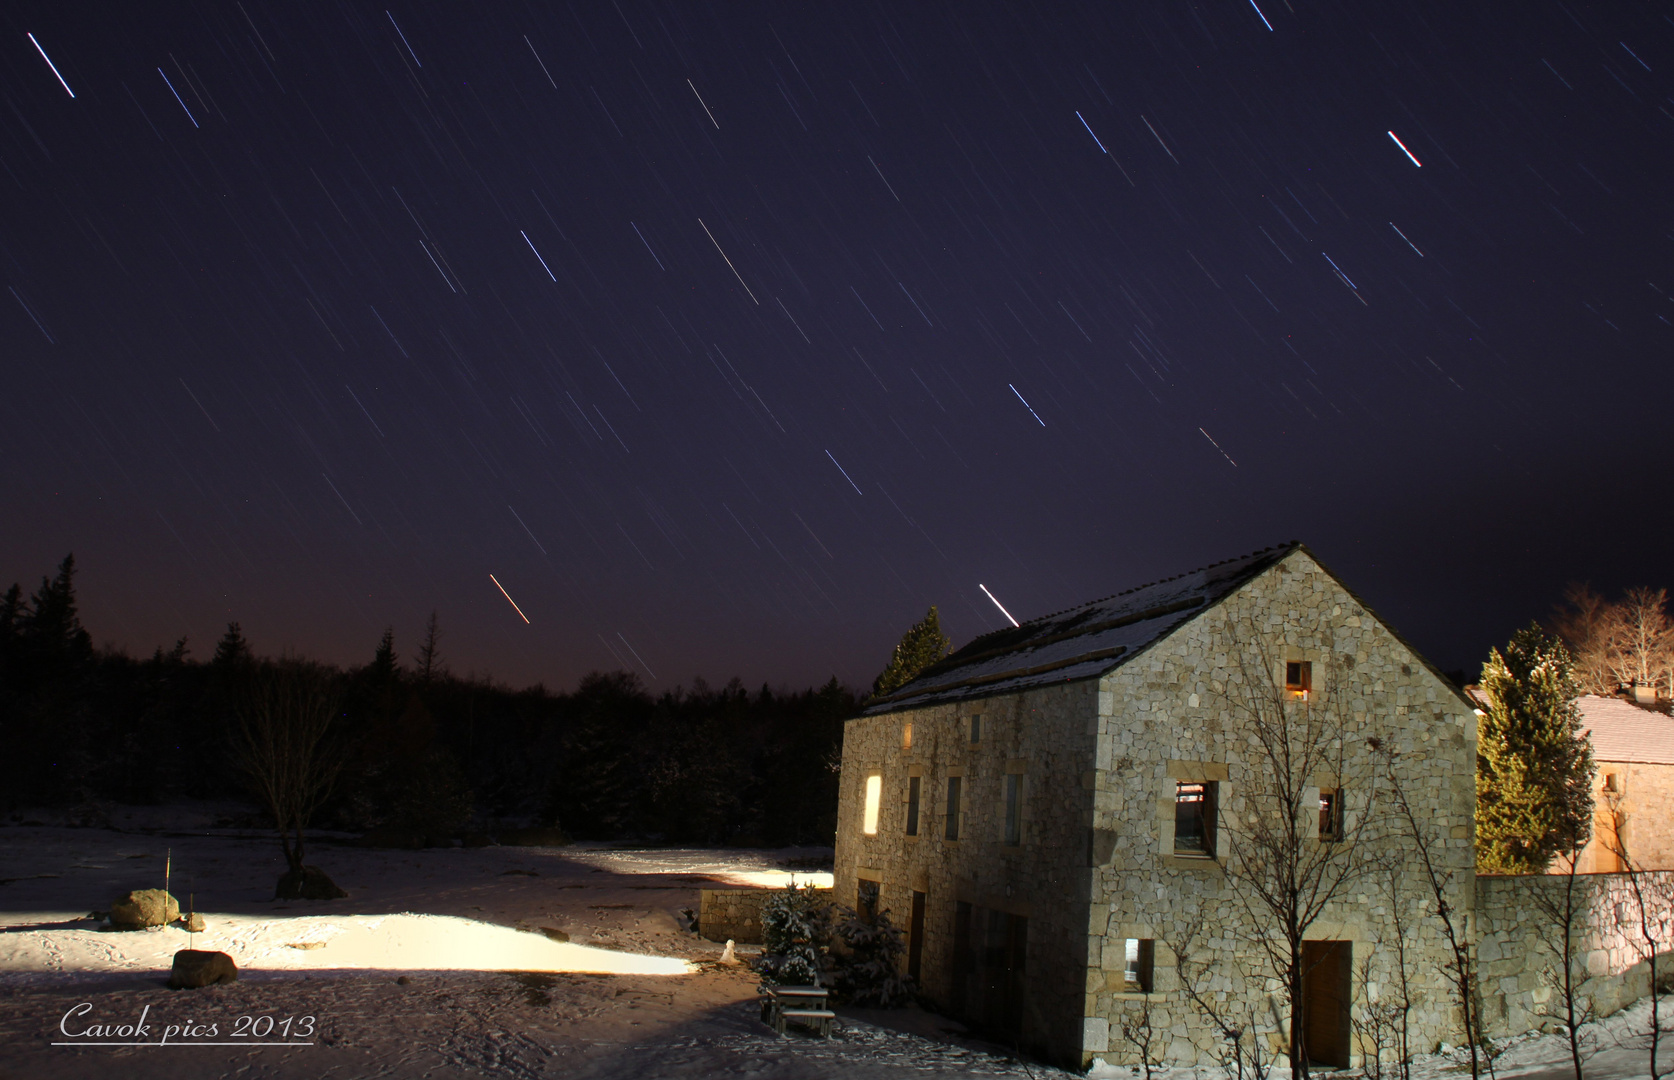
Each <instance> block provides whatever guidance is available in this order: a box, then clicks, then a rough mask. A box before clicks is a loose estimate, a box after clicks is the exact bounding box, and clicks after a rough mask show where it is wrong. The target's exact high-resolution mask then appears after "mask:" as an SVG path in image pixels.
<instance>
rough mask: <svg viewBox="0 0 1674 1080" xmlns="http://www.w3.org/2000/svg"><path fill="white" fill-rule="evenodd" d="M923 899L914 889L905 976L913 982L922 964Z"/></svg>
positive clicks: (908, 925)
mask: <svg viewBox="0 0 1674 1080" xmlns="http://www.w3.org/2000/svg"><path fill="white" fill-rule="evenodd" d="M924 901H925V895H924V894H923V893H921V892H919V891H917V890H916V889H915V890H914V891H913V910H912V918H911V920H909V921H908V923H907V977H908V978H910V979H912V981H913V982H915V983H916V982H918V981H919V971H920V969H921V968H922V967H923V966H924Z"/></svg>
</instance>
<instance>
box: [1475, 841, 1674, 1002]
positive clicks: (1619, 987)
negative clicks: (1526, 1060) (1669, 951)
mask: <svg viewBox="0 0 1674 1080" xmlns="http://www.w3.org/2000/svg"><path fill="white" fill-rule="evenodd" d="M1638 884H1639V887H1640V889H1641V890H1642V891H1643V892H1644V893H1645V894H1646V895H1647V896H1648V897H1650V898H1651V902H1650V903H1649V904H1647V908H1646V909H1647V911H1649V912H1650V913H1651V915H1652V926H1653V931H1652V932H1653V934H1654V935H1655V936H1656V937H1657V938H1658V939H1660V940H1661V941H1663V942H1665V943H1666V942H1667V941H1668V940H1669V934H1670V927H1669V925H1668V922H1669V918H1668V908H1667V905H1666V902H1664V901H1662V900H1661V899H1660V897H1666V896H1671V895H1674V872H1671V871H1667V870H1660V871H1651V872H1649V873H1646V874H1643V875H1641V876H1640V878H1639V882H1638ZM1633 886H1634V882H1633V881H1631V880H1630V879H1629V878H1628V875H1626V874H1581V875H1578V876H1577V877H1576V879H1575V890H1576V896H1577V899H1578V903H1577V905H1576V907H1577V917H1576V927H1577V932H1576V934H1575V936H1574V939H1573V942H1572V944H1571V946H1570V949H1571V956H1572V958H1573V959H1572V963H1574V964H1575V966H1576V968H1577V969H1578V970H1577V975H1578V979H1577V982H1578V985H1577V987H1576V998H1577V1001H1578V1003H1579V1004H1578V1008H1579V1009H1581V1010H1582V1012H1581V1015H1585V1010H1586V1009H1588V1008H1590V1009H1591V1010H1592V1012H1593V1014H1594V1015H1596V1016H1609V1015H1610V1014H1611V1013H1613V1012H1616V1011H1617V1010H1618V1009H1621V1008H1623V1007H1624V1006H1627V1005H1630V1004H1632V1003H1633V1002H1635V1001H1637V1000H1639V999H1640V998H1642V997H1644V996H1645V995H1646V994H1647V993H1648V992H1649V991H1650V984H1651V976H1650V964H1648V963H1646V962H1645V958H1644V952H1643V949H1644V944H1643V943H1644V941H1645V938H1644V937H1643V935H1642V934H1641V933H1640V916H1639V906H1638V904H1637V903H1636V901H1635V896H1634V890H1633ZM1565 887H1566V880H1565V878H1564V877H1563V876H1561V875H1557V874H1538V875H1528V876H1523V877H1479V878H1477V879H1476V893H1477V903H1476V920H1477V926H1476V931H1477V934H1476V940H1477V946H1476V948H1477V952H1476V957H1477V973H1478V979H1479V981H1480V985H1481V987H1482V998H1483V1014H1484V1016H1483V1019H1484V1022H1485V1026H1486V1027H1487V1028H1488V1030H1489V1031H1490V1032H1491V1033H1492V1034H1495V1035H1511V1034H1515V1033H1518V1032H1523V1031H1528V1030H1530V1029H1533V1028H1542V1029H1546V1028H1550V1027H1552V1026H1553V1025H1555V1024H1559V1023H1563V1019H1562V1018H1563V1015H1564V1010H1563V1001H1562V998H1561V996H1560V994H1559V992H1558V990H1557V987H1558V986H1559V985H1560V984H1559V976H1560V973H1561V972H1562V970H1563V967H1562V964H1563V961H1562V952H1561V950H1562V948H1563V944H1562V942H1563V938H1562V936H1561V934H1560V933H1558V932H1557V927H1558V924H1557V923H1556V922H1555V921H1554V920H1553V918H1552V917H1551V916H1550V915H1549V914H1547V910H1550V909H1551V905H1552V904H1553V903H1554V902H1557V901H1559V900H1560V899H1561V895H1562V892H1563V890H1564V888H1565ZM1542 894H1543V898H1544V899H1545V900H1546V901H1547V904H1546V905H1544V907H1545V908H1546V910H1543V905H1542V904H1540V903H1538V902H1537V898H1538V897H1541V896H1542ZM1671 977H1674V957H1670V956H1668V955H1666V954H1659V955H1658V958H1657V981H1658V982H1659V983H1662V985H1663V990H1664V991H1665V992H1666V991H1667V989H1668V980H1669V979H1670V978H1671Z"/></svg>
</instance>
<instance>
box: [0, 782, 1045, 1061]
mask: <svg viewBox="0 0 1674 1080" xmlns="http://www.w3.org/2000/svg"><path fill="white" fill-rule="evenodd" d="M22 820H29V821H38V822H39V824H29V825H24V824H20V823H16V822H14V823H12V824H9V825H8V826H6V827H0V875H4V876H3V877H0V882H3V883H0V1077H3V1078H6V1080H10V1078H11V1077H13V1076H20V1077H22V1076H27V1077H43V1078H59V1077H62V1078H81V1077H88V1076H94V1075H113V1076H123V1077H134V1078H136V1080H151V1078H156V1080H163V1078H169V1080H176V1078H184V1080H193V1078H196V1077H220V1076H227V1077H233V1076H237V1077H240V1078H254V1077H309V1078H312V1077H320V1076H327V1075H329V1076H334V1077H358V1076H390V1077H406V1076H435V1077H449V1076H495V1077H513V1078H524V1077H528V1078H533V1077H559V1076H563V1077H572V1076H575V1077H592V1078H599V1080H616V1078H624V1080H625V1078H627V1077H634V1078H636V1080H637V1078H639V1077H644V1076H669V1077H694V1078H695V1077H700V1076H701V1077H708V1076H714V1075H728V1074H735V1075H749V1076H759V1077H765V1078H775V1077H781V1076H782V1077H786V1078H789V1077H809V1076H844V1077H848V1076H860V1077H872V1076H875V1077H880V1078H882V1077H905V1076H909V1075H912V1076H919V1075H924V1074H930V1075H957V1076H1019V1077H1022V1076H1034V1077H1042V1076H1048V1075H1066V1074H1062V1073H1059V1072H1058V1071H1057V1070H1052V1069H1045V1068H1043V1067H1041V1066H1040V1065H1037V1064H1024V1063H1021V1062H1017V1061H1014V1060H1011V1059H1010V1058H1009V1057H1008V1056H1007V1055H1006V1054H1005V1053H1004V1051H1003V1050H1000V1049H999V1048H996V1047H991V1046H987V1045H985V1044H982V1043H980V1042H977V1041H975V1040H973V1039H970V1038H967V1037H965V1034H964V1031H963V1029H962V1028H961V1027H959V1025H957V1024H954V1023H953V1022H951V1021H948V1020H946V1019H944V1018H942V1017H939V1016H936V1015H934V1014H932V1013H927V1012H923V1011H922V1010H918V1009H906V1010H897V1011H893V1012H877V1013H872V1012H864V1011H859V1010H848V1011H845V1012H844V1014H843V1015H842V1017H841V1018H840V1019H839V1021H838V1027H837V1031H836V1035H837V1037H836V1038H834V1039H833V1040H831V1041H829V1042H826V1041H823V1040H820V1039H816V1038H811V1037H791V1038H785V1039H780V1038H779V1037H778V1036H776V1035H774V1033H773V1032H772V1031H771V1030H770V1029H769V1028H767V1027H766V1026H765V1025H763V1024H762V1023H761V1021H760V1019H759V1015H758V1006H757V1004H756V993H755V982H756V981H755V979H754V977H753V976H752V975H751V974H750V973H749V972H748V971H747V970H745V969H744V968H743V967H742V966H740V965H737V964H723V963H721V962H720V957H721V946H720V945H718V944H716V943H713V942H709V941H705V940H702V939H700V938H698V937H696V936H695V935H693V934H692V933H690V932H689V931H688V930H686V929H685V928H684V926H685V917H684V912H686V911H688V910H695V909H696V908H697V906H698V904H697V901H698V890H699V889H701V888H705V887H712V888H716V887H718V888H726V887H739V886H752V885H753V886H764V887H772V886H778V885H782V884H784V883H786V882H789V881H791V880H792V879H793V877H794V880H795V882H796V883H797V884H803V883H808V882H811V883H813V884H816V885H827V884H829V883H830V874H829V873H828V872H826V873H822V872H821V871H819V870H818V869H817V866H818V864H819V862H820V861H821V859H822V857H823V858H828V857H829V855H830V849H829V848H826V849H817V848H814V849H781V850H776V851H758V850H703V849H678V850H676V849H639V848H614V847H610V846H608V845H601V844H578V845H573V846H570V847H565V848H520V847H489V848H479V849H464V848H443V849H426V850H422V851H389V850H377V849H367V848H359V847H355V846H352V845H350V844H349V843H348V842H347V841H348V838H347V837H338V838H332V837H322V838H320V839H319V840H316V841H315V842H314V844H313V846H312V848H311V850H310V853H309V856H308V861H309V862H310V863H314V864H316V865H319V866H320V867H322V868H323V869H325V870H326V872H327V873H329V874H330V875H331V876H332V877H333V878H334V879H335V880H336V881H337V882H338V884H340V885H342V886H343V887H344V888H345V889H347V890H348V891H349V894H350V896H349V898H348V899H346V900H335V901H327V902H308V901H289V902H276V901H274V900H272V899H271V897H272V895H273V884H274V882H275V881H276V880H277V878H278V876H279V873H280V871H281V870H282V869H283V865H282V860H281V859H280V856H279V849H278V844H277V843H276V841H274V840H273V839H272V838H271V837H270V836H268V835H266V834H264V833H262V832H261V831H260V830H258V829H256V828H253V827H251V823H250V822H249V821H248V820H247V811H243V810H241V809H240V808H237V807H214V806H191V807H169V808H156V809H150V810H139V809H121V810H116V811H110V812H107V814H105V815H100V816H98V817H96V818H95V819H94V820H95V822H96V823H97V827H77V826H72V825H71V824H69V823H68V822H66V821H65V820H64V819H62V818H54V817H49V816H48V815H45V814H37V815H34V816H33V817H30V816H28V815H23V816H22ZM83 820H86V819H83ZM165 862H166V863H167V874H168V879H169V887H170V890H171V891H172V892H173V893H174V894H175V895H176V896H178V897H180V899H181V900H182V902H183V903H189V904H190V905H191V907H192V908H193V909H195V910H196V911H197V912H198V913H199V914H201V915H203V917H204V919H205V921H206V927H205V931H204V932H203V933H201V934H197V935H193V936H191V937H190V938H189V937H188V935H187V934H186V933H185V932H184V931H183V930H180V929H178V928H176V927H168V928H163V929H156V930H150V931H134V932H116V931H112V930H110V929H109V928H108V927H106V926H103V925H102V924H100V923H99V922H98V921H97V920H94V919H90V918H88V916H89V914H90V913H92V912H98V911H105V910H107V909H108V908H109V906H110V902H111V900H112V899H114V898H115V897H116V896H118V895H120V894H122V893H124V892H126V891H128V890H130V889H138V888H154V887H161V886H162V885H163V878H164V872H165ZM564 938H567V939H568V940H567V941H565V940H563V939H564ZM189 944H190V945H191V946H193V947H196V948H200V949H219V950H222V951H225V952H228V953H230V954H231V955H232V956H233V957H234V958H235V959H236V960H237V962H238V964H239V966H240V973H239V981H238V982H237V983H234V984H231V985H226V986H215V987H209V988H206V989H203V990H196V991H171V990H168V989H167V988H166V987H165V985H164V983H165V982H166V979H167V976H168V970H169V966H170V962H171V958H172V956H173V953H174V951H175V950H177V949H180V948H185V947H187V946H188V945H189ZM753 951H754V950H753V949H750V948H741V949H740V950H739V952H740V954H741V955H744V956H748V955H749V954H750V953H751V952H753ZM142 1017H143V1021H142V1019H141V1018H142ZM287 1021H288V1023H287ZM139 1023H143V1024H144V1026H145V1029H146V1030H145V1031H144V1032H143V1033H141V1034H140V1035H138V1036H136V1035H135V1034H134V1033H133V1032H131V1031H129V1032H127V1033H126V1034H124V1033H123V1030H122V1029H123V1028H124V1026H130V1027H131V1026H132V1025H135V1024H139ZM269 1025H271V1026H269ZM171 1027H172V1028H174V1029H176V1030H175V1031H174V1032H173V1033H170V1028H171ZM211 1027H213V1034H211V1033H210V1028H211ZM165 1036H167V1041H168V1045H166V1046H156V1045H150V1046H120V1045H118V1046H92V1045H88V1044H90V1043H94V1042H117V1043H123V1042H127V1043H132V1042H145V1041H150V1042H157V1041H161V1040H162V1039H163V1038H164V1037H165ZM55 1043H67V1044H70V1045H53V1044H55ZM257 1043H269V1044H272V1043H279V1044H282V1045H255V1044H257ZM217 1044H220V1045H217Z"/></svg>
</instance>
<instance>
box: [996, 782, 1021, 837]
mask: <svg viewBox="0 0 1674 1080" xmlns="http://www.w3.org/2000/svg"><path fill="white" fill-rule="evenodd" d="M1023 776H1024V774H1023V773H1020V772H1008V773H1006V774H1005V778H1004V779H1003V780H1002V781H1001V784H1002V785H1003V786H1002V787H1001V789H1000V792H1001V794H1000V800H1001V806H1002V810H1003V813H1002V815H1001V824H1000V843H1001V844H1002V845H1003V846H1005V847H1022V846H1023V791H1024V789H1023Z"/></svg>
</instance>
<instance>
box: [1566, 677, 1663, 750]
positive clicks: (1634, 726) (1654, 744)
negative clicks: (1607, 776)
mask: <svg viewBox="0 0 1674 1080" xmlns="http://www.w3.org/2000/svg"><path fill="white" fill-rule="evenodd" d="M1575 704H1576V707H1578V708H1579V709H1580V710H1581V726H1582V728H1584V729H1586V731H1587V735H1588V737H1589V738H1590V739H1591V740H1592V743H1593V759H1594V760H1595V761H1636V762H1644V763H1647V764H1651V765H1674V719H1670V718H1669V716H1668V715H1667V714H1666V713H1660V712H1653V711H1651V710H1650V709H1642V708H1640V707H1639V706H1637V705H1635V704H1633V703H1632V702H1630V701H1623V700H1622V699H1621V698H1607V697H1597V696H1595V695H1593V694H1587V695H1585V696H1584V697H1580V698H1577V699H1576V700H1575Z"/></svg>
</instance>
